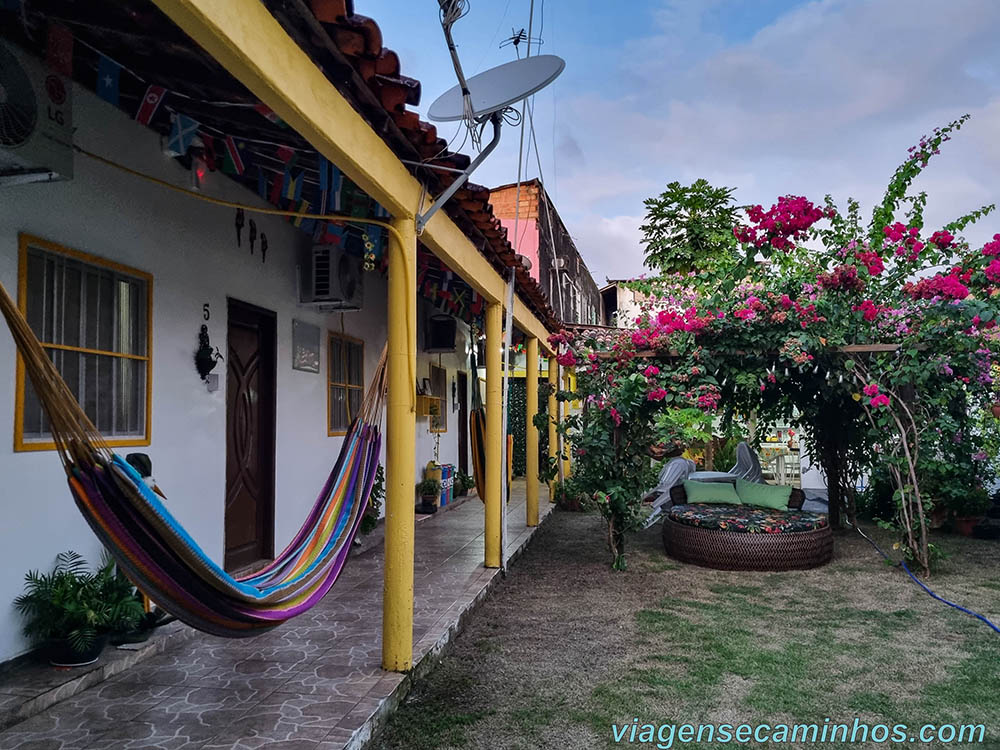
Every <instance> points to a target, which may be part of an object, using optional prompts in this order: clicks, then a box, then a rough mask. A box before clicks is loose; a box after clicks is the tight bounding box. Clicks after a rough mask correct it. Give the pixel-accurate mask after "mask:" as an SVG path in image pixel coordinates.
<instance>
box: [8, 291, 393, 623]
mask: <svg viewBox="0 0 1000 750" xmlns="http://www.w3.org/2000/svg"><path fill="white" fill-rule="evenodd" d="M0 313H2V314H3V317H4V319H5V320H6V322H7V325H8V327H9V328H10V331H11V335H12V336H13V338H14V343H15V345H16V346H17V350H18V352H19V354H20V357H21V359H22V362H23V364H24V369H25V372H27V374H28V376H29V377H30V379H31V383H32V385H33V386H34V389H35V393H36V394H37V395H38V398H39V401H40V402H41V405H42V408H43V409H44V410H45V413H46V415H47V416H48V419H49V423H50V431H51V433H52V439H53V441H54V443H55V446H56V450H57V451H58V453H59V458H60V461H61V462H62V465H63V469H64V471H65V472H66V477H67V481H68V483H69V487H70V491H71V493H72V495H73V498H74V500H75V501H76V504H77V507H78V509H79V510H80V512H81V514H82V515H83V517H84V519H85V520H86V521H87V523H88V524H89V525H90V527H91V529H92V530H93V531H94V533H95V534H96V535H97V537H98V538H99V539H100V540H101V542H102V543H103V544H104V546H105V547H107V549H108V551H109V552H110V553H111V555H112V556H113V557H114V558H115V561H116V562H117V563H118V564H119V565H120V566H121V568H122V569H123V570H124V571H125V572H126V574H128V576H129V577H130V578H131V579H132V581H133V583H135V584H136V586H137V587H138V588H139V589H140V590H141V591H143V593H145V594H146V595H147V596H149V597H150V598H151V599H153V600H154V601H155V602H156V603H157V605H158V606H160V607H162V608H163V609H164V610H166V611H167V612H169V613H170V614H172V615H174V616H175V617H177V618H178V619H179V620H182V621H184V622H186V623H188V624H189V625H191V626H193V627H195V628H198V629H199V630H203V631H205V632H208V633H212V634H214V635H220V636H224V637H243V636H251V635H256V634H258V633H260V632H262V631H264V630H268V629H271V628H273V627H276V626H277V625H280V624H281V623H282V622H284V621H286V620H288V619H290V618H292V617H294V616H296V615H298V614H301V613H303V612H305V611H307V610H308V609H310V608H311V607H312V606H314V605H315V604H316V603H317V602H319V601H320V600H322V598H323V597H324V596H325V595H326V593H327V592H328V591H329V590H330V588H331V587H332V586H333V584H334V582H335V581H336V579H337V577H338V576H339V574H340V572H341V570H342V569H343V567H344V564H345V563H346V560H347V555H348V553H349V551H350V547H351V542H352V541H353V540H354V537H355V535H356V534H357V531H358V528H359V526H360V523H361V518H362V516H363V515H364V511H365V509H366V507H367V505H368V499H369V497H370V495H371V491H372V487H373V485H374V481H375V472H376V469H377V467H378V459H379V454H380V451H381V435H380V433H379V424H380V423H381V419H382V411H383V407H384V404H385V393H386V386H387V381H386V351H385V349H383V351H382V356H381V358H380V360H379V364H378V367H377V368H376V370H375V373H374V375H373V378H372V383H371V385H370V387H369V389H368V392H367V393H366V394H365V398H364V400H363V402H362V406H361V411H360V414H359V415H358V416H357V418H355V420H354V422H353V424H352V425H351V427H350V429H349V430H348V433H347V435H346V436H345V438H344V442H343V444H342V447H341V451H340V454H339V456H338V457H337V461H336V463H335V465H334V467H333V469H332V471H331V472H330V475H329V477H328V478H327V480H326V483H325V484H324V486H323V489H322V491H321V492H320V493H319V496H318V497H317V499H316V502H315V503H314V504H313V507H312V509H311V511H310V512H309V514H308V516H307V518H306V520H305V522H304V523H303V524H302V527H301V528H300V529H299V531H298V533H297V534H296V535H295V536H294V537H293V539H292V541H291V542H290V543H289V544H288V546H287V547H286V548H285V550H284V551H283V552H282V553H281V554H280V555H278V557H277V558H275V560H274V561H273V562H271V563H269V564H268V565H267V566H266V567H265V568H263V569H262V570H259V571H256V572H254V573H252V574H250V575H248V576H245V577H241V578H234V577H233V576H231V575H229V574H228V573H226V572H225V571H224V570H223V569H222V568H221V567H220V566H219V565H218V564H217V563H215V562H214V561H213V560H212V559H211V558H210V557H209V556H208V555H207V554H205V552H204V551H203V550H202V549H201V547H200V546H198V544H197V542H195V541H194V539H193V538H192V537H191V536H190V535H189V534H188V533H187V532H186V531H185V530H184V528H183V527H182V526H181V525H180V523H179V522H178V521H177V520H176V519H175V518H174V516H173V515H172V514H171V513H170V511H169V510H167V508H166V506H165V505H164V503H163V501H162V500H161V497H160V496H159V495H158V494H157V493H156V492H154V491H153V490H151V489H149V488H148V487H147V486H146V484H145V482H144V481H143V480H142V478H141V477H140V476H139V474H138V473H137V472H136V471H135V470H134V469H133V468H132V467H131V466H130V465H129V464H128V463H127V462H126V461H124V460H123V459H122V458H121V457H120V456H118V455H116V454H115V453H114V452H113V451H112V450H111V448H110V447H109V446H108V444H107V441H106V440H105V439H104V438H103V437H102V436H101V434H100V432H99V431H98V430H97V428H96V427H95V426H94V424H93V423H92V422H91V420H90V419H89V418H88V417H87V414H86V412H85V411H84V410H83V408H82V407H81V406H80V404H79V402H78V401H77V399H76V397H75V396H73V394H72V392H71V391H70V390H69V387H68V386H67V385H66V382H65V381H64V380H63V378H62V376H61V375H60V374H59V371H58V370H57V369H56V366H55V364H54V362H53V361H52V359H50V357H49V356H48V354H47V353H46V351H45V348H44V347H43V346H42V344H41V343H40V342H39V341H38V339H37V337H36V336H35V333H34V331H33V330H32V329H31V326H30V325H29V324H28V321H27V320H26V319H25V317H24V315H23V314H22V312H21V311H20V309H19V308H18V307H17V305H16V304H15V302H14V300H13V299H11V297H10V295H9V294H8V293H7V291H6V289H4V287H3V285H2V284H0Z"/></svg>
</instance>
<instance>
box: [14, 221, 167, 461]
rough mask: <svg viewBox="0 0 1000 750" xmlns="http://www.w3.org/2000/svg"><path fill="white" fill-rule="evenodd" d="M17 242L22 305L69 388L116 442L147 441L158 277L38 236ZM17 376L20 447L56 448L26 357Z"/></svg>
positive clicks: (17, 445) (17, 439) (16, 439)
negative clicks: (28, 372)
mask: <svg viewBox="0 0 1000 750" xmlns="http://www.w3.org/2000/svg"><path fill="white" fill-rule="evenodd" d="M18 239H19V257H18V306H19V307H20V309H21V312H22V313H23V314H24V315H25V317H26V318H27V320H28V323H29V324H30V326H31V329H32V330H33V331H34V332H35V335H36V336H37V337H38V340H39V341H40V342H41V344H42V346H43V347H44V348H45V350H46V351H47V352H48V354H49V356H50V357H51V358H52V361H53V362H54V363H55V365H56V367H57V368H58V370H59V372H60V373H61V374H62V376H63V379H64V380H65V381H66V384H67V385H68V386H69V389H70V391H72V393H73V395H74V396H76V398H77V399H78V401H79V402H80V405H81V406H82V407H83V409H84V411H85V412H86V414H87V416H88V417H90V420H91V421H92V422H93V423H94V425H95V426H96V427H97V429H98V431H100V432H101V434H102V435H104V437H105V438H106V439H107V440H108V443H109V444H110V445H112V446H116V447H121V446H142V445H149V438H150V415H151V410H152V376H153V373H152V365H153V363H152V354H151V352H152V347H153V342H152V338H153V333H152V322H153V277H152V276H151V275H149V274H148V273H145V272H143V271H139V270H137V269H134V268H129V267H128V266H124V265H121V264H119V263H114V262H112V261H109V260H106V259H104V258H99V257H97V256H95V255H90V254H88V253H84V252H81V251H79V250H73V249H71V248H68V247H64V246H62V245H58V244H56V243H54V242H49V241H48V240H44V239H41V238H40V237H34V236H32V235H28V234H21V235H20V236H19V238H18ZM16 377H17V382H16V405H15V419H14V449H15V450H17V451H32V450H52V449H54V448H55V443H54V442H53V441H52V435H51V433H50V432H49V423H48V417H47V416H46V414H45V411H44V410H43V409H42V406H41V403H40V402H39V400H38V396H37V395H36V394H35V390H34V388H33V387H32V385H31V383H30V382H29V381H28V379H27V378H26V377H25V372H24V365H23V362H22V360H21V358H20V356H18V359H17V375H16Z"/></svg>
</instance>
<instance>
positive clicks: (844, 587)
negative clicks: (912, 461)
mask: <svg viewBox="0 0 1000 750" xmlns="http://www.w3.org/2000/svg"><path fill="white" fill-rule="evenodd" d="M657 531H658V529H654V530H651V531H648V532H644V533H643V534H641V535H638V536H637V537H636V538H635V539H633V541H632V545H631V548H630V549H629V570H628V571H626V572H623V573H613V572H611V571H609V570H607V563H608V560H607V552H606V549H605V548H604V547H603V530H602V528H601V525H600V520H599V519H598V518H596V517H594V516H585V515H580V514H563V513H560V514H558V515H556V516H555V517H554V518H553V519H552V520H551V521H550V522H549V524H548V525H547V527H546V528H544V529H543V530H542V531H541V532H540V534H539V535H538V537H537V538H536V539H535V540H534V541H533V543H532V546H531V549H530V550H529V551H528V553H527V554H526V555H525V557H524V558H522V559H521V560H520V561H518V563H517V564H516V565H515V568H514V570H513V572H512V575H511V576H510V577H509V578H508V580H507V581H506V582H505V583H504V584H503V585H502V586H501V587H500V588H499V589H498V590H497V592H496V593H495V594H494V595H493V596H492V597H491V598H490V600H489V601H487V602H486V603H485V604H484V605H483V606H482V608H481V609H480V610H479V611H478V612H477V613H476V615H475V616H474V617H473V619H472V621H471V623H470V625H469V628H468V630H467V631H466V632H465V633H464V634H463V635H462V636H460V638H459V639H458V642H457V643H456V644H455V647H454V650H453V651H452V653H451V654H450V655H449V656H448V657H447V658H446V659H445V660H444V662H443V663H442V664H441V665H440V666H439V667H438V668H437V669H436V670H435V671H434V672H433V673H432V674H431V676H430V677H429V678H428V679H427V680H426V681H425V682H424V683H423V684H421V685H420V686H418V687H417V688H416V689H415V691H414V693H413V695H412V696H411V698H410V699H409V700H408V701H407V702H406V703H405V704H404V705H403V706H402V707H401V710H400V712H399V713H398V714H397V716H396V717H394V719H393V720H392V721H391V723H390V725H389V727H388V730H387V732H386V733H385V735H384V736H383V738H382V739H381V741H380V743H379V744H378V747H382V748H404V747H405V748H418V749H419V748H441V747H455V748H459V747H462V748H465V747H472V748H536V747H575V748H591V747H593V748H604V747H608V748H610V747H623V746H624V747H656V743H655V742H652V743H648V742H647V743H641V742H639V741H636V742H634V743H631V744H629V743H628V742H622V743H621V744H616V743H615V742H614V741H613V740H612V735H611V727H612V725H613V724H617V725H619V726H622V725H624V724H631V723H632V722H633V720H635V719H637V720H638V724H639V725H642V724H647V723H651V724H654V725H659V724H662V723H675V724H685V723H691V724H695V725H697V724H699V723H706V722H712V723H729V724H732V725H739V724H742V723H748V724H750V725H756V724H760V723H767V724H770V725H772V726H773V725H775V724H779V723H787V724H789V725H794V724H802V723H817V724H818V725H819V726H820V727H822V726H823V725H824V723H830V724H836V723H845V724H849V725H850V724H852V723H853V722H854V720H855V719H856V718H857V719H859V720H860V721H862V722H867V723H868V724H870V725H875V724H882V723H884V724H888V725H889V726H893V725H896V724H907V725H908V726H910V727H912V728H914V730H916V729H918V728H919V727H921V726H923V725H924V724H929V723H933V724H946V723H953V724H980V723H982V724H984V725H985V726H986V741H985V742H984V744H983V745H981V747H987V748H991V749H993V750H995V749H996V748H1000V635H997V634H996V633H993V632H992V631H991V630H990V629H989V628H988V627H987V626H985V625H984V624H983V623H981V622H979V621H977V620H974V619H973V618H971V617H969V616H967V615H964V614H962V613H960V612H958V611H956V610H953V609H950V608H948V607H946V606H944V605H942V604H940V603H939V602H936V601H934V600H933V599H931V598H930V597H929V596H927V595H926V594H925V593H923V592H922V591H921V590H920V589H919V588H918V587H917V586H916V585H915V584H913V583H912V582H910V581H909V579H908V578H906V576H905V574H904V573H902V572H901V571H899V570H898V569H893V568H890V567H887V566H886V565H884V564H883V563H882V561H881V559H880V558H879V557H878V556H877V555H876V554H875V552H874V551H873V550H872V549H871V547H869V546H868V544H867V543H866V542H864V541H863V540H861V539H860V537H858V536H857V535H853V536H852V535H850V534H846V533H845V534H844V535H842V536H840V537H838V539H837V545H836V553H835V559H834V561H833V562H832V563H831V564H830V565H828V566H825V567H823V568H820V569H817V570H813V571H806V572H789V573H740V572H723V571H714V570H706V569H702V568H697V567H693V566H689V565H684V564H681V563H677V562H674V561H671V560H669V559H668V558H667V557H665V556H664V554H663V550H662V547H661V546H660V544H659V538H658V534H657ZM872 533H877V534H880V532H874V531H873V532H872ZM880 538H881V540H882V541H885V542H888V541H889V540H888V539H887V538H886V537H885V536H884V535H881V534H880ZM941 541H942V543H943V544H944V546H945V548H946V549H947V550H948V551H949V552H950V553H951V556H950V558H949V559H948V561H947V562H946V563H945V564H944V567H943V568H942V570H941V571H940V572H939V573H938V574H937V575H935V577H934V578H933V579H932V580H931V581H930V584H931V586H932V587H934V588H936V589H937V590H938V591H939V593H941V595H943V596H945V597H947V598H950V599H954V600H956V601H958V602H960V603H964V604H965V605H967V606H970V607H973V608H975V609H978V610H979V611H981V612H983V613H984V614H986V615H987V616H989V617H991V618H992V619H994V620H995V621H1000V545H998V544H996V543H993V542H983V541H976V540H964V539H958V538H954V537H942V539H941ZM827 719H829V720H830V721H829V722H826V720H827ZM635 736H636V738H637V740H638V738H639V736H640V735H639V733H638V732H637V734H636V735H635ZM626 739H627V736H626ZM906 744H909V745H910V746H913V747H974V746H979V745H968V744H962V745H959V744H951V745H945V744H925V743H920V742H913V743H906ZM673 746H674V747H683V748H688V749H695V748H697V749H698V750H714V749H715V748H719V750H722V749H723V748H725V749H726V750H732V749H733V748H750V747H761V746H767V747H779V746H782V745H777V744H773V743H772V744H770V745H758V744H753V743H752V742H751V743H749V744H747V743H743V744H740V743H739V742H732V743H730V744H723V743H719V742H704V741H703V742H697V741H695V742H688V743H681V742H676V741H675V743H674V745H673ZM784 746H785V747H793V746H794V747H812V746H814V745H812V744H809V743H795V744H794V745H784ZM815 746H816V747H837V746H838V744H829V743H828V744H825V745H823V744H816V745H815ZM839 746H843V747H852V748H853V747H857V748H864V747H890V745H888V744H875V743H867V744H866V743H855V744H851V745H843V744H841V745H839ZM896 746H899V745H896Z"/></svg>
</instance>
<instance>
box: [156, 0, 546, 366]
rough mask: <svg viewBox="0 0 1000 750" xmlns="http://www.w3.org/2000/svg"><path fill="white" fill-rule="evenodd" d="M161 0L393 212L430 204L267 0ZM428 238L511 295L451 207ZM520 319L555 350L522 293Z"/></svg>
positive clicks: (466, 275)
mask: <svg viewBox="0 0 1000 750" xmlns="http://www.w3.org/2000/svg"><path fill="white" fill-rule="evenodd" d="M153 1H154V2H155V3H156V5H157V6H158V7H159V8H160V10H162V11H163V12H164V13H165V14H166V15H167V16H169V17H170V18H171V19H172V20H173V21H174V23H176V24H177V25H178V26H179V27H180V28H181V29H183V30H184V31H185V32H186V33H187V34H188V35H189V36H191V38H192V39H194V40H195V41H196V42H198V44H200V45H201V46H202V47H203V48H204V49H205V50H206V51H207V52H208V53H209V54H210V55H212V57H214V58H215V59H216V60H217V61H218V62H219V63H220V64H221V65H222V66H223V67H224V68H225V69H226V70H228V71H229V72H230V73H231V74H232V75H233V76H234V77H235V78H236V79H237V80H239V81H240V82H241V83H242V84H243V85H244V86H246V87H247V88H248V89H249V90H250V91H251V92H253V94H254V95H255V96H256V97H257V98H259V99H260V100H261V101H262V102H263V103H264V104H266V105H267V106H268V107H270V108H271V109H273V110H274V111H275V113H276V114H277V115H278V116H279V117H281V119H283V120H284V121H285V122H286V123H288V124H289V126H291V127H292V128H294V129H295V130H296V131H298V133H299V134H300V135H301V136H302V137H303V138H305V139H306V140H307V141H309V143H311V144H312V145H313V147H315V148H316V149H317V150H318V151H319V152H320V153H322V154H323V156H325V157H326V158H327V159H329V160H330V161H332V162H333V163H334V164H336V165H337V166H338V167H339V168H340V169H341V170H343V172H344V173H345V174H346V175H347V176H348V177H350V178H351V180H353V181H354V182H355V183H357V185H358V186H359V187H360V188H361V189H362V190H364V191H365V192H366V193H368V195H370V196H371V197H373V198H374V199H375V200H377V201H378V202H379V203H381V204H382V205H383V206H385V207H386V208H387V209H388V210H389V212H390V213H391V214H392V215H393V216H396V217H406V218H411V219H412V218H413V217H415V216H416V214H417V212H418V211H421V210H424V209H425V208H426V205H424V206H421V196H422V188H421V185H420V183H419V182H418V181H417V180H416V178H414V177H413V175H411V174H410V172H409V171H408V170H407V169H406V167H405V166H404V165H403V164H402V162H400V160H399V158H398V157H397V156H396V155H395V154H394V153H393V152H392V149H390V148H389V146H388V145H386V143H385V141H383V140H382V139H381V138H380V137H379V136H378V135H377V134H376V133H375V131H374V130H372V129H371V127H370V126H369V125H368V123H367V122H365V120H364V118H362V117H361V115H360V114H358V113H357V112H356V111H355V110H354V108H353V107H352V106H351V105H350V103H349V102H348V101H347V100H346V99H345V98H344V97H343V96H342V95H341V93H340V92H339V91H337V89H336V87H335V86H334V85H333V84H332V83H330V81H329V80H328V79H327V78H326V76H325V75H324V74H323V72H322V71H321V70H320V69H319V68H317V67H316V65H315V64H313V62H312V60H310V59H309V56H308V55H307V54H306V53H305V52H304V51H303V50H302V49H301V48H300V47H299V46H298V44H296V43H295V41H294V40H293V39H292V38H291V37H289V36H288V34H287V33H286V32H285V30H284V29H283V28H281V25H280V24H279V23H278V21H277V20H275V18H274V17H273V16H272V15H271V14H270V12H268V10H267V8H266V7H265V5H264V4H263V3H262V2H260V0H231V2H224V3H223V2H218V0H153ZM432 200H433V199H432V198H431V197H430V196H424V203H425V204H427V205H429V204H430V202H431V201H432ZM420 240H421V241H422V242H423V243H424V244H425V245H426V246H427V247H428V248H429V249H430V250H431V251H432V252H433V253H434V254H435V255H437V256H438V257H439V258H440V259H441V260H442V261H444V262H445V263H446V264H447V265H448V266H449V267H451V268H452V269H454V270H455V271H456V273H458V274H459V275H460V276H461V277H462V278H463V280H465V281H466V282H467V283H468V284H469V285H470V286H472V288H473V289H475V290H476V291H477V292H479V294H481V295H483V297H485V298H486V299H487V300H488V301H490V302H500V301H502V300H503V299H504V287H505V283H504V279H503V278H502V277H501V275H500V274H498V273H497V272H496V270H494V268H493V267H492V266H491V265H490V263H489V262H488V261H487V260H486V258H485V257H484V256H483V255H482V253H480V252H479V250H478V249H477V248H476V246H475V245H473V243H472V242H471V240H469V238H468V237H466V235H465V234H464V233H463V232H462V230H460V229H459V228H458V226H457V225H456V224H455V223H454V222H453V221H452V220H451V219H450V218H449V217H448V216H447V215H446V214H444V213H443V212H439V213H437V214H435V215H434V216H433V217H431V220H430V221H429V222H428V224H427V227H426V228H425V229H424V232H423V234H422V235H421V237H420ZM514 321H515V323H516V324H517V327H518V328H520V329H521V330H522V331H524V332H525V333H527V334H528V335H530V336H534V337H536V338H538V339H540V340H541V342H542V344H541V346H542V349H543V350H545V351H548V350H549V346H548V342H547V341H546V338H547V336H548V331H547V330H546V328H545V326H544V325H543V324H542V322H541V321H540V320H538V318H537V317H535V315H534V313H532V312H531V310H530V309H529V308H528V306H527V305H526V304H525V303H524V302H523V301H522V300H520V299H519V298H517V297H515V299H514Z"/></svg>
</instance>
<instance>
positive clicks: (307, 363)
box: [292, 320, 320, 372]
mask: <svg viewBox="0 0 1000 750" xmlns="http://www.w3.org/2000/svg"><path fill="white" fill-rule="evenodd" d="M319 334H320V330H319V326H314V325H313V324H312V323H305V322H303V321H301V320H293V321H292V369H293V370H302V371H303V372H319Z"/></svg>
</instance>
